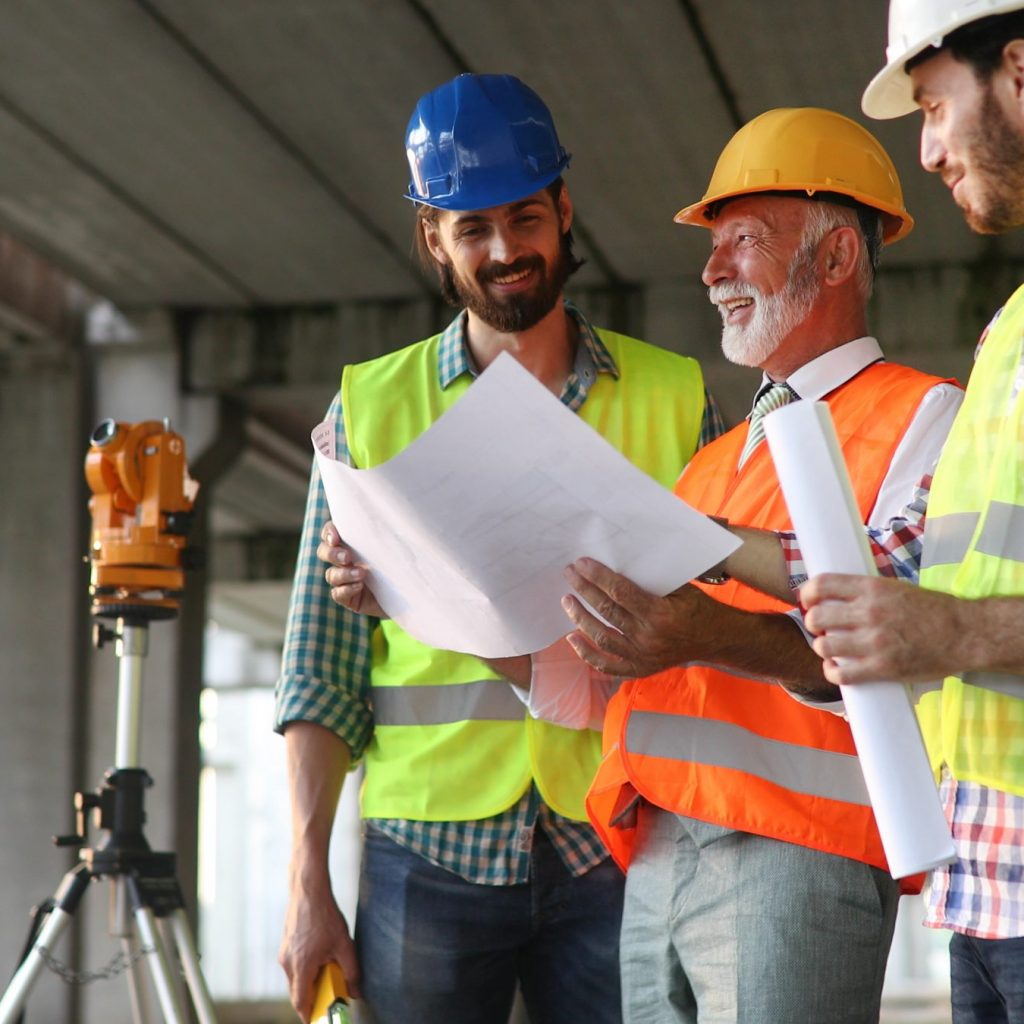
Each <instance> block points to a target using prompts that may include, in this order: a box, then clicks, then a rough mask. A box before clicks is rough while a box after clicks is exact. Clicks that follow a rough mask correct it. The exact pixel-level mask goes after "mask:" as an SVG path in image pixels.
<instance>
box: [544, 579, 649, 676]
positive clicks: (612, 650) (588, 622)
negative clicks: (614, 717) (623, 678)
mask: <svg viewBox="0 0 1024 1024" xmlns="http://www.w3.org/2000/svg"><path fill="white" fill-rule="evenodd" d="M562 608H563V610H564V611H565V613H566V615H568V616H569V618H570V619H571V620H572V623H573V625H574V626H576V632H574V633H570V634H569V635H568V636H567V637H566V639H567V640H568V641H569V646H570V647H572V649H573V650H574V651H575V652H576V655H577V657H579V658H580V659H581V660H582V661H585V662H586V663H587V664H588V665H590V666H592V667H593V668H596V669H598V670H599V671H601V672H607V673H608V674H609V675H631V674H632V670H631V666H632V665H633V662H634V659H635V653H636V652H635V650H634V647H633V645H632V644H631V643H630V641H629V640H627V639H626V637H624V636H623V635H622V634H621V633H620V632H618V631H617V630H615V629H612V628H611V627H609V626H607V625H605V624H604V623H603V622H601V620H600V619H598V618H597V617H596V616H594V615H592V614H591V613H590V612H589V611H588V610H587V609H586V608H585V607H584V605H583V603H582V602H581V601H579V600H578V599H577V598H575V597H573V596H572V595H569V594H567V595H566V596H565V597H563V598H562Z"/></svg>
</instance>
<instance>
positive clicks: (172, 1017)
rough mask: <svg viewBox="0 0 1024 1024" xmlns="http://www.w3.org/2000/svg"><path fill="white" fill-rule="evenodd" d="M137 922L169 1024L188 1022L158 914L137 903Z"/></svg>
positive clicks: (154, 983) (157, 996)
mask: <svg viewBox="0 0 1024 1024" xmlns="http://www.w3.org/2000/svg"><path fill="white" fill-rule="evenodd" d="M135 924H136V927H137V928H138V929H139V940H140V941H141V942H142V945H143V946H144V947H145V948H147V949H148V950H149V952H147V953H146V961H147V963H148V964H149V971H150V974H151V975H152V978H153V987H154V988H155V989H156V998H157V1001H158V1002H159V1003H160V1009H161V1010H162V1011H163V1015H164V1020H165V1021H167V1024H187V1020H188V1019H187V1018H186V1016H185V1012H184V1009H183V1008H182V1005H181V1000H180V999H179V998H178V991H177V988H176V987H175V984H174V976H173V975H172V973H171V967H170V964H169V963H168V960H167V952H166V950H165V949H164V942H163V939H162V938H161V936H160V932H159V931H158V930H157V927H156V915H155V914H154V913H153V911H152V910H150V908H149V907H146V906H143V905H142V904H141V903H137V904H136V906H135Z"/></svg>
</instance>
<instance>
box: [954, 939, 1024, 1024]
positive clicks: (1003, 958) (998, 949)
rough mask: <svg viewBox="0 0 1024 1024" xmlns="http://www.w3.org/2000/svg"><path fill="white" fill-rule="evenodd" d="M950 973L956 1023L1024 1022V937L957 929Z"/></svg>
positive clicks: (1007, 1023) (1022, 1023)
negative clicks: (990, 936) (981, 934)
mask: <svg viewBox="0 0 1024 1024" xmlns="http://www.w3.org/2000/svg"><path fill="white" fill-rule="evenodd" d="M949 976H950V981H951V983H952V986H953V1022H954V1024H1024V939H975V938H972V937H971V936H969V935H961V934H959V933H958V932H954V933H953V937H952V938H951V939H950V940H949Z"/></svg>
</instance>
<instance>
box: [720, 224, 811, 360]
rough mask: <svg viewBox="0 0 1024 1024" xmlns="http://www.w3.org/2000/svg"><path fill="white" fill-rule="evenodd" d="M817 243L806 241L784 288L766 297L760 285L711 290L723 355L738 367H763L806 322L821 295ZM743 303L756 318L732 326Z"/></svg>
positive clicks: (732, 285)
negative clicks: (733, 313)
mask: <svg viewBox="0 0 1024 1024" xmlns="http://www.w3.org/2000/svg"><path fill="white" fill-rule="evenodd" d="M817 249H818V246H817V243H816V242H808V241H805V242H803V243H802V244H801V246H800V248H799V249H798V250H797V253H796V255H795V256H794V257H793V262H792V263H791V265H790V269H789V276H788V278H787V279H786V283H785V284H784V286H783V287H782V288H781V289H779V290H778V291H775V292H773V293H772V294H770V295H766V294H765V293H764V292H763V291H762V290H761V289H760V288H758V287H757V285H755V284H752V283H746V282H744V281H740V280H732V281H724V282H722V283H721V284H716V285H712V286H711V287H710V288H709V289H708V297H709V298H710V300H711V302H712V303H713V304H714V305H716V306H718V309H719V312H720V313H721V315H722V354H723V355H724V356H725V358H726V359H728V360H729V361H730V362H733V363H736V364H737V365H738V366H762V365H763V364H764V363H765V362H767V360H768V359H769V358H770V357H771V356H772V355H773V354H774V353H775V351H776V350H777V349H778V348H779V346H780V345H781V344H782V343H783V342H784V341H785V340H786V338H787V337H788V336H789V335H790V334H791V333H792V332H793V330H794V329H795V328H796V327H798V326H799V325H800V324H801V323H803V321H804V320H805V319H806V318H807V316H808V314H809V313H810V311H811V309H812V308H813V307H814V303H815V301H816V300H817V298H818V295H819V294H820V292H821V280H820V278H819V276H818V273H817V269H816V256H817ZM740 302H750V303H752V304H753V307H754V312H753V315H752V316H751V317H750V318H749V319H748V320H746V321H745V322H741V323H731V322H730V320H729V313H730V311H731V310H732V309H734V308H736V304H737V303H740Z"/></svg>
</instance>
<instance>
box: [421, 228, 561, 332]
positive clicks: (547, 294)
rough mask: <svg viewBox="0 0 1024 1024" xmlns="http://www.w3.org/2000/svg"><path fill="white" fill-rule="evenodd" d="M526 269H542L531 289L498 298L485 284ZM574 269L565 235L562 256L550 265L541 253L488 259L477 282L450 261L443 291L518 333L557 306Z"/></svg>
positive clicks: (497, 327)
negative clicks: (506, 261) (462, 274)
mask: <svg viewBox="0 0 1024 1024" xmlns="http://www.w3.org/2000/svg"><path fill="white" fill-rule="evenodd" d="M523 270H537V271H539V279H538V281H537V283H536V285H534V287H533V288H532V289H531V290H530V291H529V292H524V293H523V294H522V295H512V296H509V297H508V298H506V299H501V300H496V299H493V298H492V297H491V296H490V295H489V294H488V293H487V292H486V291H485V290H484V288H483V286H484V285H486V284H487V283H488V282H490V281H492V280H493V279H494V278H495V277H504V276H505V275H506V274H515V273H519V272H521V271H523ZM572 270H573V266H572V255H571V253H570V250H569V243H568V238H567V236H566V235H562V242H561V245H560V246H559V250H558V256H557V257H556V258H555V261H554V263H553V264H552V265H551V266H550V267H547V266H545V264H544V260H543V259H542V258H541V257H540V256H524V257H522V258H521V259H518V260H515V261H514V262H513V263H509V264H504V263H488V264H485V265H484V266H482V267H481V268H480V269H479V271H478V272H477V283H476V285H475V286H474V285H471V284H468V283H467V282H465V281H463V280H461V279H460V278H459V277H458V276H457V275H456V274H454V273H453V272H452V269H451V267H450V266H449V265H448V264H447V263H446V264H444V265H443V266H442V267H441V291H442V294H443V295H444V297H445V299H446V300H447V301H448V302H449V303H451V305H453V306H458V307H460V308H466V309H469V310H471V311H472V312H473V313H474V314H475V315H476V316H478V317H479V318H480V319H481V320H482V321H483V322H484V323H485V324H487V325H488V327H492V328H494V330H496V331H501V332H502V333H503V334H517V333H519V332H521V331H528V330H529V329H530V328H531V327H534V326H536V325H537V324H538V323H540V321H541V320H543V319H544V317H546V316H547V315H548V313H550V312H551V310H552V309H554V308H555V303H556V302H558V300H559V298H560V296H561V294H562V291H563V289H564V288H565V282H566V281H568V280H569V276H570V274H571V273H572Z"/></svg>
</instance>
